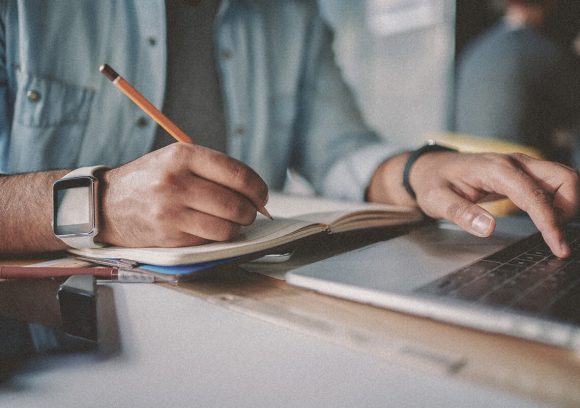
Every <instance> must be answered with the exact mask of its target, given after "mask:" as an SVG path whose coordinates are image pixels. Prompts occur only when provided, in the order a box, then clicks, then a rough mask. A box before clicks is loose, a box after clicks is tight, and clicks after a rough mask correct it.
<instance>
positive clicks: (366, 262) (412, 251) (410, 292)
mask: <svg viewBox="0 0 580 408" xmlns="http://www.w3.org/2000/svg"><path fill="white" fill-rule="evenodd" d="M568 233H569V234H570V237H571V239H572V241H573V244H572V247H573V251H574V253H575V256H578V259H574V258H573V259H567V260H562V259H559V258H556V257H554V256H553V255H552V254H551V252H550V251H549V249H548V248H547V246H546V245H545V244H544V243H543V241H542V239H541V236H540V235H539V233H537V231H536V230H535V228H534V226H533V225H532V224H531V222H530V221H529V220H528V219H527V218H524V217H522V218H520V217H516V218H506V219H501V220H500V221H499V222H498V228H497V231H496V233H494V235H493V237H491V238H485V239H484V238H477V237H474V236H471V235H469V234H467V233H466V232H463V231H461V230H460V229H459V228H458V227H456V226H454V225H452V224H450V223H441V224H439V225H430V226H424V227H419V228H417V229H415V230H413V231H411V232H410V233H408V234H406V235H403V236H399V237H397V238H394V239H391V240H387V241H383V242H378V243H375V244H372V245H370V246H366V247H363V248H361V249H357V250H354V251H350V252H346V253H343V254H341V255H338V256H335V257H331V258H328V259H325V260H322V261H318V262H315V263H312V264H310V265H306V266H303V267H300V268H298V269H295V270H292V271H290V272H288V273H287V274H286V280H287V282H288V283H289V284H292V285H296V286H300V287H304V288H308V289H312V290H315V291H318V292H321V293H325V294H329V295H333V296H337V297H341V298H346V299H350V300H354V301H357V302H363V303H369V304H372V305H375V306H379V307H385V308H389V309H393V310H398V311H402V312H406V313H412V314H415V315H420V316H424V317H428V318H432V319H436V320H442V321H446V322H451V323H455V324H460V325H464V326H468V327H472V328H476V329H481V330H486V331H491V332H495V333H502V334H507V335H512V336H517V337H522V338H526V339H530V340H535V341H539V342H542V343H546V344H550V345H556V346H562V347H568V348H573V349H577V350H578V349H580V255H579V254H578V253H579V252H580V225H571V226H570V228H569V231H568ZM574 234H575V235H574ZM572 235H574V236H572ZM576 240H578V242H576Z"/></svg>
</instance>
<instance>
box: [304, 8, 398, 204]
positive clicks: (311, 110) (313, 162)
mask: <svg viewBox="0 0 580 408" xmlns="http://www.w3.org/2000/svg"><path fill="white" fill-rule="evenodd" d="M310 27H311V32H310V35H309V36H308V38H307V39H306V46H305V50H306V55H305V56H304V61H305V62H304V73H303V79H302V84H301V92H300V101H299V106H300V109H299V112H298V115H297V120H296V123H297V124H296V126H297V128H296V134H297V143H296V145H295V146H294V151H293V164H294V165H295V167H296V169H297V170H298V172H299V173H300V174H302V175H303V176H304V177H306V179H308V180H309V181H310V182H311V183H312V184H313V186H314V189H315V190H316V192H317V193H319V194H322V195H325V196H329V197H333V198H343V199H352V200H362V199H364V194H365V190H366V188H367V186H368V184H369V181H370V179H371V177H372V175H373V173H374V171H375V170H376V168H377V167H378V166H379V165H380V164H381V163H382V162H383V161H384V160H385V159H386V158H388V157H390V156H392V155H394V154H395V153H396V152H395V150H394V148H393V147H392V146H390V145H389V144H387V143H386V142H385V141H384V140H383V139H381V138H380V137H379V136H378V135H377V134H376V133H374V132H373V131H372V130H370V129H369V128H368V127H367V125H366V124H365V122H364V120H363V118H362V115H361V112H360V110H359V108H358V106H357V104H356V101H355V97H354V95H353V93H352V91H351V90H350V89H349V87H348V86H347V85H346V83H345V82H344V80H343V77H342V74H341V72H340V69H339V68H338V66H337V64H336V61H335V56H334V52H333V49H332V40H333V35H332V32H331V31H330V29H329V27H328V26H327V25H326V24H325V23H324V22H323V20H322V19H321V18H320V17H319V16H316V17H314V21H313V23H312V24H311V25H310Z"/></svg>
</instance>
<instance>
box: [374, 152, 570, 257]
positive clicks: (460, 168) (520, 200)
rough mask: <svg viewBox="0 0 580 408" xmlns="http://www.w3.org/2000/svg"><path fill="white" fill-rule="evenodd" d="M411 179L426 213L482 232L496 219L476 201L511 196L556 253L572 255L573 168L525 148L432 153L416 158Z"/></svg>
mask: <svg viewBox="0 0 580 408" xmlns="http://www.w3.org/2000/svg"><path fill="white" fill-rule="evenodd" d="M400 160H401V162H404V158H402V159H400ZM399 177H400V175H399ZM379 180H380V178H379ZM410 183H411V186H412V187H413V189H414V190H415V193H416V194H417V205H418V206H419V207H420V208H421V210H422V211H423V212H424V213H425V214H427V215H428V216H430V217H433V218H445V219H448V220H450V221H452V222H454V223H456V224H457V225H459V226H460V227H461V228H463V229H464V230H466V231H468V232H470V233H472V234H474V235H478V236H481V237H487V236H489V235H491V234H492V232H493V231H494V229H495V219H494V218H493V216H492V215H491V214H490V213H488V212H487V211H486V210H484V209H483V208H481V207H480V206H479V205H477V204H476V203H479V202H483V201H491V200H494V199H497V198H500V197H508V198H509V199H511V200H512V202H513V203H514V204H515V205H517V206H518V207H519V208H521V209H522V210H524V211H526V212H527V213H528V214H529V216H530V218H531V219H532V221H533V222H534V224H535V225H536V226H537V228H538V229H539V231H540V232H541V233H542V236H543V237H544V240H545V241H546V243H547V244H548V246H549V247H550V249H551V250H552V252H553V253H554V254H555V255H557V256H559V257H567V256H569V255H570V247H569V245H568V243H567V242H566V238H565V235H564V232H563V226H564V225H565V223H566V222H567V221H569V220H570V219H571V218H572V217H573V216H574V215H575V214H576V212H577V210H578V204H579V197H578V195H579V177H578V173H577V172H576V171H575V170H574V169H571V168H569V167H567V166H564V165H562V164H559V163H553V162H548V161H542V160H536V159H533V158H531V157H529V156H526V155H524V154H521V153H514V154H510V155H504V154H494V153H486V154H462V153H454V152H431V153H426V154H424V155H422V156H420V157H419V158H418V159H417V161H416V162H415V163H414V165H413V167H412V169H411V173H410ZM402 191H404V190H402ZM401 194H404V193H403V192H401ZM409 199H410V197H408V194H407V200H409Z"/></svg>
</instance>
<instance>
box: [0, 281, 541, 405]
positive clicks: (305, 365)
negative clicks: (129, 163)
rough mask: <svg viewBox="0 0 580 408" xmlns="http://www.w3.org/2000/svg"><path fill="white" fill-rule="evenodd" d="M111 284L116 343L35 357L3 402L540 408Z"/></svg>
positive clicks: (197, 304)
mask: <svg viewBox="0 0 580 408" xmlns="http://www.w3.org/2000/svg"><path fill="white" fill-rule="evenodd" d="M111 287H112V289H113V291H112V295H113V296H112V297H113V298H114V313H115V315H116V319H117V325H118V335H119V345H120V347H119V349H118V350H117V351H116V352H115V353H113V354H111V355H109V356H107V357H95V356H94V355H69V356H63V357H53V358H50V359H47V360H46V361H40V362H38V363H37V364H36V366H35V369H34V370H27V371H25V372H23V373H21V374H18V375H17V376H16V377H15V378H14V379H13V381H11V383H10V386H9V387H4V388H0V406H1V407H11V408H21V407H22V408H23V407H41V406H42V407H60V408H62V407H75V406H78V407H326V406H329V407H330V406H332V407H496V406H502V407H508V406H509V407H514V408H516V407H537V406H544V405H541V404H539V403H538V402H532V401H526V400H523V399H521V398H520V397H518V396H514V395H510V394H506V393H503V392H500V391H498V390H494V389H489V388H484V387H481V386H478V385H476V384H473V383H467V382H465V381H462V380H459V379H457V378H454V377H450V376H444V375H441V374H435V373H434V374H429V373H426V372H424V371H416V370H414V369H413V368H412V367H408V366H401V365H399V364H397V363H394V362H391V361H388V360H387V359H384V358H379V357H376V356H372V355H369V354H365V353H363V352H358V351H355V350H351V349H347V348H344V347H341V346H339V345H336V344H330V343H327V342H325V341H323V340H321V339H319V338H315V337H310V336H308V335H305V334H302V333H298V332H294V331H291V330H289V329H285V328H282V327H279V326H276V325H273V324H271V323H268V322H264V321H260V320H257V319H255V318H252V317H249V316H246V315H243V314H240V313H237V312H235V311H231V310H227V309H225V308H223V307H221V306H219V305H216V304H212V303H209V302H207V301H204V300H202V299H198V298H196V297H193V296H190V295H187V294H184V293H180V292H177V291H174V290H171V289H168V288H164V287H160V286H156V285H153V284H116V285H115V284H114V285H111ZM109 293H111V292H110V291H109ZM105 300H106V299H105ZM113 337H114V336H113Z"/></svg>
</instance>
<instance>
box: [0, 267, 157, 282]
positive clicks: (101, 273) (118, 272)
mask: <svg viewBox="0 0 580 408" xmlns="http://www.w3.org/2000/svg"><path fill="white" fill-rule="evenodd" d="M72 275H93V276H94V277H95V278H97V279H98V280H106V281H111V282H135V283H152V282H155V277H154V276H153V275H150V274H147V273H142V272H132V271H125V270H122V269H119V268H107V267H104V268H102V267H98V268H66V267H43V266H38V267H35V266H0V279H39V278H58V277H64V276H72Z"/></svg>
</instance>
